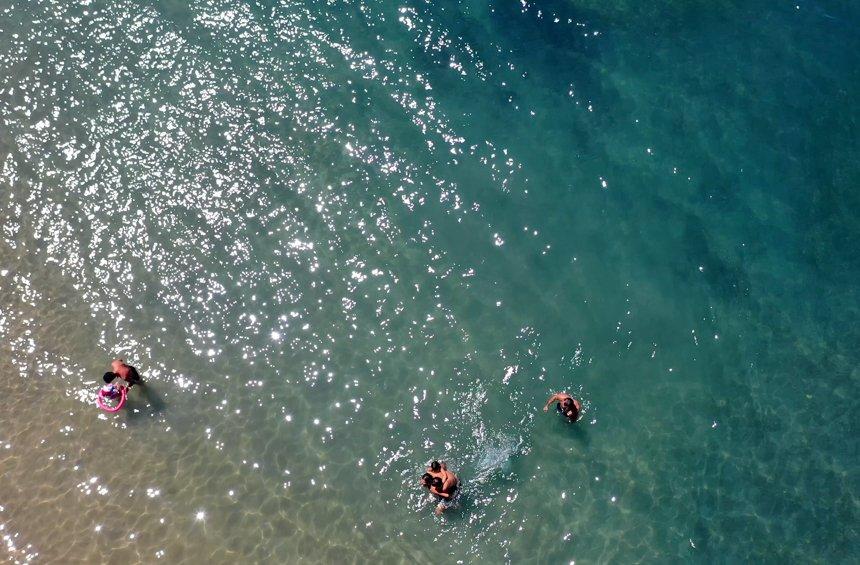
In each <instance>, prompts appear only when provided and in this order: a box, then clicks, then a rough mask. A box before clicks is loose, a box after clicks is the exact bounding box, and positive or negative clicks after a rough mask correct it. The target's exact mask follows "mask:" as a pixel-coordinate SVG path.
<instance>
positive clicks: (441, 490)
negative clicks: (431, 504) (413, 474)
mask: <svg viewBox="0 0 860 565" xmlns="http://www.w3.org/2000/svg"><path fill="white" fill-rule="evenodd" d="M421 484H423V485H424V487H426V488H427V490H429V491H430V494H432V495H433V496H435V497H436V499H437V500H438V501H439V504H437V505H436V511H435V513H436V515H437V516H439V515H441V514H442V512H444V511H445V510H447V509H449V508H451V507H453V506H454V505H455V504H456V496H457V494H458V487H459V486H460V479H459V478H458V477H457V475H455V474H454V473H452V472H451V471H449V470H448V466H447V465H445V463H440V462H439V461H433V462H432V463H430V467H428V468H427V472H425V473H424V476H422V477H421Z"/></svg>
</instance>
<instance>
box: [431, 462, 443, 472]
mask: <svg viewBox="0 0 860 565" xmlns="http://www.w3.org/2000/svg"><path fill="white" fill-rule="evenodd" d="M430 470H431V471H433V472H434V473H438V472H440V471H441V470H442V464H441V463H439V462H438V461H432V462H431V463H430Z"/></svg>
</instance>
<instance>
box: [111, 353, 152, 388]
mask: <svg viewBox="0 0 860 565" xmlns="http://www.w3.org/2000/svg"><path fill="white" fill-rule="evenodd" d="M110 366H111V369H113V371H108V372H107V373H105V374H104V377H103V378H104V381H105V382H106V383H110V382H111V381H113V380H114V379H116V378H117V377H118V378H120V379H122V381H124V382H122V383H120V384H121V385H122V386H125V387H130V386H131V385H136V384H142V383H143V379H141V378H140V374H139V373H138V372H137V369H135V368H134V367H132V366H131V365H126V364H125V361H123V360H122V359H114V360H113V361H111V364H110Z"/></svg>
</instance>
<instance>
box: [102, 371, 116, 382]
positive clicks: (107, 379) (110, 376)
mask: <svg viewBox="0 0 860 565" xmlns="http://www.w3.org/2000/svg"><path fill="white" fill-rule="evenodd" d="M116 377H117V374H116V373H111V372H110V371H108V372H107V373H105V374H104V375H102V379H104V381H105V382H106V383H107V384H110V383H111V381H113V380H114V379H115V378H116Z"/></svg>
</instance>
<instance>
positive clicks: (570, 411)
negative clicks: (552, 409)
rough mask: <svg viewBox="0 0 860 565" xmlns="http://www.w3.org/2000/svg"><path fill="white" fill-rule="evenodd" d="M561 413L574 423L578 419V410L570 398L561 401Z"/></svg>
mask: <svg viewBox="0 0 860 565" xmlns="http://www.w3.org/2000/svg"><path fill="white" fill-rule="evenodd" d="M561 412H562V413H563V414H564V415H565V416H567V417H568V418H570V419H571V420H574V421H575V420H576V419H577V418H579V408H577V407H576V403H575V402H574V401H573V399H572V398H565V399H564V400H562V401H561Z"/></svg>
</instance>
